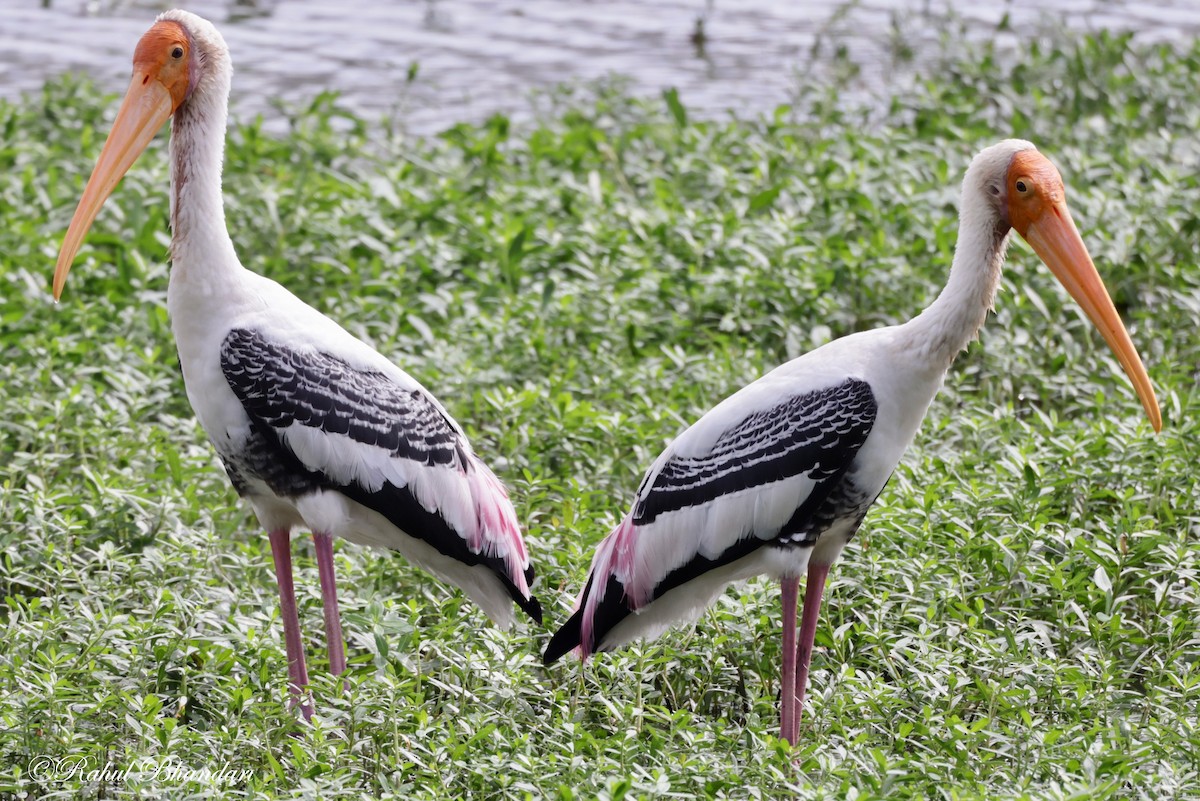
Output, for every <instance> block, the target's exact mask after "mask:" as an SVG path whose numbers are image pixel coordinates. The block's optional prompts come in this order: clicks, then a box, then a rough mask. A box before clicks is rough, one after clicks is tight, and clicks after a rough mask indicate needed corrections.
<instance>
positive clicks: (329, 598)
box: [313, 533, 346, 676]
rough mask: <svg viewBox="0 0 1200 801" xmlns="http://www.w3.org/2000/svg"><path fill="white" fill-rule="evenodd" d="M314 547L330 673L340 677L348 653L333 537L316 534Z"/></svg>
mask: <svg viewBox="0 0 1200 801" xmlns="http://www.w3.org/2000/svg"><path fill="white" fill-rule="evenodd" d="M313 545H314V546H315V548H316V551H317V574H318V575H319V576H320V578H321V603H322V605H323V606H324V607H325V639H326V641H327V647H328V649H329V672H330V673H332V674H333V675H335V676H340V675H341V674H342V671H344V670H345V669H346V651H345V643H344V642H343V640H342V616H341V613H340V612H338V600H337V581H336V580H335V579H334V575H333V537H331V536H329V535H328V534H318V533H314V534H313Z"/></svg>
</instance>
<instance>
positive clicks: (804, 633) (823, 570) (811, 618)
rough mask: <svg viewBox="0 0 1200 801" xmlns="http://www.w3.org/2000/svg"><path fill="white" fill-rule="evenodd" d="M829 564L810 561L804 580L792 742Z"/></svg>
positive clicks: (801, 712)
mask: <svg viewBox="0 0 1200 801" xmlns="http://www.w3.org/2000/svg"><path fill="white" fill-rule="evenodd" d="M828 575H829V565H817V564H812V563H809V565H808V580H807V581H805V582H804V611H803V612H802V613H801V618H800V647H799V653H798V656H797V661H798V662H799V665H798V667H797V669H796V716H795V717H794V718H793V719H792V731H791V735H792V737H791V742H792V743H795V742H796V740H797V739H798V738H799V737H800V717H801V715H802V714H803V711H804V691H805V689H806V688H807V687H808V664H809V662H811V661H812V650H813V640H814V639H815V637H816V635H817V616H818V614H819V613H820V611H821V596H822V595H823V594H824V593H825V579H826V577H827V576H828Z"/></svg>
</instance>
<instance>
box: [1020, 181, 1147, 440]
mask: <svg viewBox="0 0 1200 801" xmlns="http://www.w3.org/2000/svg"><path fill="white" fill-rule="evenodd" d="M1024 236H1025V241H1026V242H1028V243H1029V245H1030V246H1031V247H1032V248H1033V249H1034V252H1036V253H1037V254H1038V256H1040V257H1041V259H1042V261H1043V262H1045V263H1046V266H1047V267H1049V268H1050V271H1051V272H1053V273H1054V275H1055V277H1056V278H1058V280H1059V281H1060V282H1061V283H1062V285H1063V286H1064V287H1065V288H1066V290H1067V292H1069V293H1071V297H1073V298H1075V301H1076V302H1077V303H1078V304H1079V305H1080V306H1082V307H1083V311H1084V313H1085V314H1087V316H1088V319H1090V320H1091V321H1092V325H1094V326H1096V328H1098V329H1099V330H1100V334H1101V335H1102V336H1103V337H1104V341H1105V342H1107V343H1108V346H1109V347H1110V348H1112V351H1113V353H1114V354H1115V355H1116V357H1117V361H1119V362H1120V363H1121V367H1123V368H1124V369H1125V374H1126V375H1128V376H1129V380H1130V381H1131V382H1133V388H1134V390H1136V391H1137V394H1138V397H1139V398H1141V399H1142V406H1143V407H1144V408H1145V410H1146V416H1147V417H1149V418H1150V425H1152V426H1154V430H1155V431H1161V430H1162V413H1161V412H1160V411H1159V408H1158V398H1156V397H1155V395H1154V387H1153V386H1151V384H1150V376H1148V375H1147V374H1146V367H1145V366H1144V365H1143V364H1142V357H1141V356H1139V355H1138V352H1137V348H1135V347H1134V346H1133V341H1132V340H1130V338H1129V332H1128V331H1126V330H1125V325H1124V324H1123V323H1122V322H1121V317H1120V315H1119V314H1117V310H1116V308H1115V307H1114V306H1113V302H1112V298H1110V297H1109V295H1108V290H1107V289H1105V287H1104V282H1103V281H1101V280H1100V274H1099V273H1098V272H1096V266H1095V265H1094V264H1093V263H1092V257H1091V256H1090V255H1088V252H1087V247H1086V246H1085V245H1084V244H1083V238H1082V237H1080V236H1079V230H1078V229H1077V228H1076V227H1075V221H1074V220H1073V219H1071V212H1070V211H1068V210H1067V206H1066V203H1064V202H1063V201H1062V200H1058V201H1057V202H1052V203H1049V204H1048V205H1047V207H1046V210H1045V211H1044V212H1043V213H1042V214H1041V215H1040V216H1039V217H1038V218H1037V219H1035V220H1033V221H1032V222H1031V223H1030V224H1029V227H1028V229H1027V230H1026V231H1025V234H1024Z"/></svg>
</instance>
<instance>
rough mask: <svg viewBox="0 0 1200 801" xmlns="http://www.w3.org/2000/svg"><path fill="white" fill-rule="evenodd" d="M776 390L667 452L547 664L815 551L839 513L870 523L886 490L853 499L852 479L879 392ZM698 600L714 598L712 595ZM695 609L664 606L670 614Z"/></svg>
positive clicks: (598, 562)
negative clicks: (744, 570)
mask: <svg viewBox="0 0 1200 801" xmlns="http://www.w3.org/2000/svg"><path fill="white" fill-rule="evenodd" d="M779 389H780V388H779V386H778V385H777V384H776V383H775V382H770V381H768V382H765V383H760V384H752V385H751V386H750V387H747V388H746V390H743V391H742V392H741V393H738V394H737V395H734V396H733V397H731V398H729V399H728V400H727V401H726V402H724V403H722V404H720V405H719V406H717V407H716V408H714V409H713V410H712V411H711V412H709V414H707V415H705V417H704V418H702V419H701V420H700V421H699V422H697V423H696V425H694V426H692V427H691V428H690V429H688V430H687V431H685V432H684V433H683V434H682V435H681V436H680V437H679V438H678V439H677V440H676V441H675V442H674V443H673V444H672V445H671V447H670V448H668V449H667V450H666V452H664V453H663V454H662V456H660V457H659V459H658V460H657V461H656V462H655V464H654V466H653V467H651V469H650V471H649V472H648V473H647V474H646V477H645V479H644V480H643V482H642V485H641V487H640V488H639V490H638V492H637V497H636V498H635V500H634V504H633V509H632V511H631V512H630V514H629V515H628V516H627V517H626V518H625V519H624V520H623V521H622V522H621V524H620V525H619V526H617V528H616V529H615V530H614V531H613V532H612V533H611V534H609V536H608V537H607V538H606V539H605V540H604V542H602V543H601V544H600V546H599V549H598V550H597V552H596V556H595V558H594V559H593V562H592V569H591V571H590V574H589V576H588V579H587V584H586V586H585V588H584V591H583V594H582V595H581V596H580V601H579V608H578V611H577V612H576V613H575V615H574V617H572V618H571V620H570V621H568V623H567V624H566V625H565V626H564V627H563V629H562V630H560V631H559V632H558V634H556V635H555V637H554V639H553V640H552V641H551V643H550V647H549V648H548V649H547V652H546V657H545V658H546V661H547V662H552V661H553V660H555V659H557V658H558V657H559V656H561V655H562V654H564V653H566V652H567V651H568V650H570V649H571V648H574V647H576V646H581V653H582V654H583V655H584V656H585V657H586V656H587V655H588V654H590V653H592V652H594V651H595V650H600V649H603V648H605V647H611V646H612V645H615V644H617V643H616V642H606V641H605V636H606V635H607V634H608V633H609V632H610V631H611V630H612V629H613V628H614V627H615V626H616V625H617V624H619V623H621V621H622V620H624V619H625V618H626V617H628V616H629V615H630V614H631V613H633V612H638V611H646V612H649V609H648V607H650V605H651V604H653V603H654V602H655V601H656V600H658V599H660V598H662V597H663V596H664V595H666V594H667V593H668V592H670V591H671V590H674V589H677V588H680V587H683V586H685V585H687V584H688V583H689V582H694V581H696V580H697V579H704V578H705V577H713V576H719V575H721V574H720V571H721V569H722V568H724V567H726V566H729V565H732V564H733V563H734V562H737V561H738V560H740V559H743V558H744V557H746V556H749V555H750V554H752V553H753V552H755V551H758V550H760V549H762V548H764V547H768V546H770V547H774V548H777V549H790V548H811V547H812V546H813V545H815V544H816V542H817V540H818V539H819V538H820V536H821V534H822V533H823V532H824V531H826V530H827V529H828V528H829V526H830V525H831V523H832V522H833V521H834V520H835V519H836V518H837V517H838V516H839V515H843V514H847V513H852V514H858V515H859V517H858V520H859V521H861V515H862V513H864V512H865V509H866V506H868V505H869V504H870V502H871V501H873V500H874V495H875V493H876V492H878V488H874V489H872V490H870V496H869V497H867V498H866V499H865V501H864V500H863V499H862V498H851V497H844V496H845V478H846V474H847V471H848V470H849V469H850V467H851V465H852V463H853V461H854V459H855V457H856V455H857V454H858V452H859V449H860V448H861V447H862V446H863V443H864V442H865V441H866V439H867V436H868V435H869V434H870V432H871V430H872V427H873V426H874V423H875V417H876V412H877V406H876V401H875V396H874V394H873V393H872V391H871V387H870V385H869V384H867V383H866V382H865V381H862V380H860V379H856V378H847V379H845V380H842V381H840V382H837V383H833V384H829V385H827V386H823V387H820V388H818V389H812V390H809V391H804V392H798V393H794V394H787V393H786V392H780V391H779ZM846 504H852V505H854V506H855V509H854V510H849V509H843V508H841V507H842V506H843V505H846ZM854 525H855V526H857V522H855V524H854ZM726 583H728V579H727V580H725V581H721V582H717V583H716V584H713V586H716V587H717V588H718V589H717V591H718V592H719V588H721V587H723V586H724V585H725V584H726ZM706 586H707V585H706ZM700 595H702V596H703V603H704V605H707V603H708V602H709V601H711V596H712V593H711V592H709V591H708V589H705V591H704V592H703V593H701V594H700ZM698 597H699V596H698ZM696 605H697V604H694V603H693V604H687V603H685V604H682V605H678V604H677V605H675V606H672V607H671V608H670V609H666V608H664V610H663V611H664V617H666V618H671V619H674V618H676V617H678V616H681V615H682V616H686V615H687V614H690V613H691V612H693V611H694V610H695V606H696ZM664 622H670V620H669V619H667V620H665V621H664ZM625 639H628V638H626V637H621V638H620V639H619V641H624V640H625Z"/></svg>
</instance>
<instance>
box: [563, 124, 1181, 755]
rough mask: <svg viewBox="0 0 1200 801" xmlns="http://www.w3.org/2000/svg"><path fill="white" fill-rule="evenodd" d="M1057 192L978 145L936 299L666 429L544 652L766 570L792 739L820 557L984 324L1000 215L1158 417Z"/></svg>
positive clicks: (658, 627) (653, 617) (694, 609)
mask: <svg viewBox="0 0 1200 801" xmlns="http://www.w3.org/2000/svg"><path fill="white" fill-rule="evenodd" d="M1063 195H1064V190H1063V185H1062V180H1061V178H1060V177H1059V176H1058V172H1057V170H1055V169H1054V167H1053V166H1052V165H1051V164H1050V163H1049V162H1048V161H1047V160H1046V159H1045V158H1044V157H1042V156H1041V155H1040V154H1039V153H1038V152H1037V151H1036V149H1034V147H1033V145H1032V144H1030V143H1028V142H1024V141H1020V140H1006V141H1004V142H1001V143H999V144H997V145H994V146H992V147H989V148H987V149H986V150H984V151H983V152H981V153H980V154H979V155H978V156H977V157H976V158H975V159H974V161H973V162H972V163H971V166H970V168H969V169H968V171H967V174H966V177H965V179H964V181H963V190H962V201H961V206H960V229H959V240H958V245H957V248H956V250H955V257H954V264H953V266H952V268H951V272H950V278H949V281H948V282H947V285H946V287H945V289H944V290H943V291H942V292H941V294H940V295H939V296H938V298H937V299H936V300H935V301H934V302H933V303H932V304H931V305H930V306H929V308H927V309H926V310H925V311H924V312H923V313H921V314H920V315H918V316H917V317H915V318H914V319H912V320H911V321H909V322H908V323H905V324H903V325H898V326H891V327H887V328H882V329H878V330H874V331H865V332H860V333H856V334H853V335H851V336H847V337H844V338H842V339H838V340H835V341H833V342H830V343H829V344H827V345H825V346H823V347H820V348H818V349H816V350H814V351H812V352H810V353H807V354H805V355H803V356H801V357H799V358H797V359H795V360H793V361H791V362H789V363H787V364H784V365H782V366H781V367H779V368H777V369H775V370H773V371H771V372H770V373H768V374H767V375H765V376H763V377H762V378H760V379H759V380H758V381H755V382H754V383H752V384H750V385H749V386H747V387H745V388H744V389H742V390H740V391H739V392H737V393H735V394H733V395H732V396H730V397H729V398H727V399H725V400H724V401H722V402H721V403H720V404H718V405H717V406H716V407H714V408H713V409H712V410H711V411H710V412H708V413H707V414H706V415H704V416H703V417H702V418H700V420H698V421H697V422H696V423H695V424H694V425H692V426H691V427H690V428H688V429H687V430H686V431H684V432H683V433H682V434H680V435H679V437H678V439H676V440H675V441H674V442H673V443H672V444H671V445H670V446H669V447H668V448H667V449H666V450H665V451H664V452H663V453H662V455H661V456H659V458H658V459H657V460H656V461H655V463H654V464H653V465H652V466H651V467H650V469H649V471H647V473H646V477H645V479H644V480H643V482H642V484H641V487H640V488H639V489H638V492H637V495H636V497H635V499H634V502H633V505H632V509H631V511H630V512H629V514H628V515H626V517H625V518H624V519H623V520H622V521H621V523H620V524H619V525H618V526H617V528H616V529H615V530H614V531H613V532H612V533H611V534H609V536H608V537H607V538H605V540H604V541H603V542H602V543H600V545H599V547H598V548H597V550H596V554H595V556H594V558H593V560H592V566H591V570H590V571H589V575H588V578H587V581H586V584H585V587H584V590H583V592H582V593H581V594H580V596H579V601H578V604H577V607H576V612H575V614H574V615H573V616H572V618H571V619H570V620H569V621H568V622H567V623H566V625H564V626H563V627H562V629H561V630H560V631H559V632H558V633H557V634H556V635H555V636H554V638H553V639H552V640H551V643H550V645H549V647H548V648H547V651H546V656H545V658H546V661H547V663H549V662H553V661H554V660H556V659H558V658H559V657H560V656H562V655H563V654H564V653H565V652H566V651H568V650H571V649H577V650H578V651H579V653H580V655H581V656H582V657H583V658H587V657H588V656H589V655H590V654H592V653H594V652H596V651H604V650H609V649H611V648H614V647H617V646H619V645H621V644H622V643H626V642H629V641H630V640H633V639H637V638H641V637H653V636H656V635H657V634H659V633H660V632H661V631H663V630H664V629H665V628H666V627H668V626H669V625H671V624H673V623H676V622H679V621H687V620H694V619H695V618H696V617H697V616H699V614H700V613H701V612H702V611H703V610H704V609H705V608H706V607H707V606H708V605H709V604H711V603H712V602H713V600H715V598H716V597H717V595H719V594H720V592H721V591H722V590H723V589H724V588H725V587H726V586H728V584H729V583H731V582H734V581H738V580H742V579H747V578H750V577H752V576H755V575H768V576H771V577H773V578H776V579H779V580H781V581H782V583H783V587H784V606H785V610H784V680H783V687H784V690H783V692H782V706H783V710H782V733H783V736H784V737H785V738H786V739H788V740H789V741H790V742H793V743H794V742H795V740H796V737H797V735H798V726H799V709H800V706H801V704H802V702H803V696H804V685H805V682H806V678H807V671H808V659H809V656H810V654H811V649H812V641H813V633H814V631H815V626H816V616H817V610H818V609H819V604H820V597H821V593H822V590H823V587H824V582H825V577H826V575H827V572H828V569H829V566H830V565H832V563H833V562H834V561H836V560H837V558H838V556H839V555H840V554H841V552H842V549H843V548H844V547H845V546H846V544H847V543H848V542H849V540H850V539H851V538H852V537H853V536H854V534H855V532H856V531H857V529H858V527H859V525H860V524H861V523H862V520H863V517H864V515H865V514H866V510H867V508H868V507H869V506H870V504H871V503H872V502H873V501H874V500H875V498H876V497H877V496H878V494H879V493H880V491H882V489H883V487H884V485H885V484H886V483H887V480H888V478H889V477H890V476H891V474H892V471H893V470H894V469H895V467H896V465H897V464H898V463H899V461H900V458H901V456H902V455H903V453H904V450H905V449H906V448H907V447H908V445H909V444H910V443H911V442H912V440H913V437H914V436H915V435H916V432H917V429H918V428H919V427H920V424H921V421H922V419H923V418H924V416H925V413H926V411H927V409H928V408H929V404H930V402H931V401H932V400H933V398H934V396H935V395H936V394H937V391H938V389H939V388H940V387H941V385H942V381H943V379H944V377H945V374H946V371H947V369H948V368H949V366H950V364H951V362H952V361H953V360H954V357H955V355H956V354H957V353H958V352H959V351H960V350H962V349H963V348H965V347H966V346H967V344H968V343H969V342H970V341H971V340H972V339H973V338H974V337H975V336H976V334H977V332H978V330H979V328H980V326H981V325H982V324H983V322H984V319H985V318H986V316H987V312H988V311H989V310H990V309H991V306H992V302H993V299H994V298H995V294H996V288H997V286H998V284H999V280H1000V268H1001V264H1002V262H1003V259H1004V253H1005V249H1006V248H1007V245H1008V240H1009V235H1010V232H1011V231H1012V230H1016V231H1018V232H1019V233H1020V234H1021V235H1022V236H1023V237H1024V238H1025V239H1026V240H1028V241H1029V243H1030V244H1031V245H1032V246H1033V248H1034V249H1035V251H1037V253H1038V255H1039V256H1041V258H1042V259H1043V261H1044V262H1045V263H1046V264H1047V266H1049V267H1050V269H1051V270H1052V271H1053V272H1054V273H1055V275H1056V276H1057V277H1058V278H1059V280H1060V281H1062V283H1063V284H1064V286H1065V287H1066V288H1067V289H1068V291H1070V293H1071V294H1072V295H1073V296H1074V297H1075V298H1076V300H1078V301H1079V302H1080V304H1081V305H1082V306H1083V308H1084V310H1085V311H1086V312H1087V314H1088V316H1089V317H1090V318H1091V319H1092V321H1093V322H1094V323H1095V324H1096V325H1097V327H1098V328H1099V329H1100V330H1101V333H1102V334H1103V335H1104V336H1105V338H1106V340H1107V341H1108V343H1109V345H1110V346H1111V347H1112V348H1113V349H1114V351H1115V352H1116V354H1117V356H1118V358H1119V359H1120V361H1121V363H1122V365H1123V366H1124V367H1125V369H1126V372H1127V373H1128V374H1129V376H1130V378H1131V379H1132V380H1133V382H1134V385H1135V387H1136V389H1137V391H1138V394H1139V395H1140V396H1141V398H1142V401H1143V404H1144V406H1145V409H1146V412H1147V414H1148V415H1149V417H1150V420H1151V422H1152V424H1153V425H1154V427H1155V428H1156V429H1158V428H1159V427H1160V426H1161V419H1160V416H1159V412H1158V405H1157V401H1156V399H1155V397H1154V393H1153V390H1152V389H1151V387H1150V383H1149V379H1148V378H1147V377H1146V373H1145V369H1144V367H1143V366H1142V364H1141V359H1140V358H1139V357H1138V355H1137V352H1136V351H1135V350H1134V348H1133V345H1132V343H1131V342H1130V341H1129V337H1128V334H1126V332H1125V329H1124V326H1123V325H1122V324H1121V322H1120V318H1119V317H1118V316H1117V314H1116V311H1115V309H1113V306H1112V302H1111V300H1109V298H1108V294H1107V292H1106V291H1105V289H1104V286H1103V284H1102V283H1101V282H1100V279H1099V276H1098V275H1097V273H1096V270H1095V267H1094V266H1093V265H1092V263H1091V259H1090V258H1089V257H1088V255H1087V251H1086V248H1085V247H1084V245H1083V242H1082V240H1081V239H1080V237H1079V234H1078V232H1077V231H1076V230H1075V226H1074V223H1073V222H1072V221H1071V217H1070V214H1069V212H1068V211H1067V208H1066V205H1065V202H1064V200H1063ZM804 573H807V574H808V585H807V588H806V594H805V601H804V621H803V626H802V629H801V632H800V641H799V643H798V646H797V645H796V644H794V642H793V641H794V639H795V634H796V633H795V625H796V623H795V603H796V593H797V588H798V582H799V577H800V576H801V575H802V574H804Z"/></svg>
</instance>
